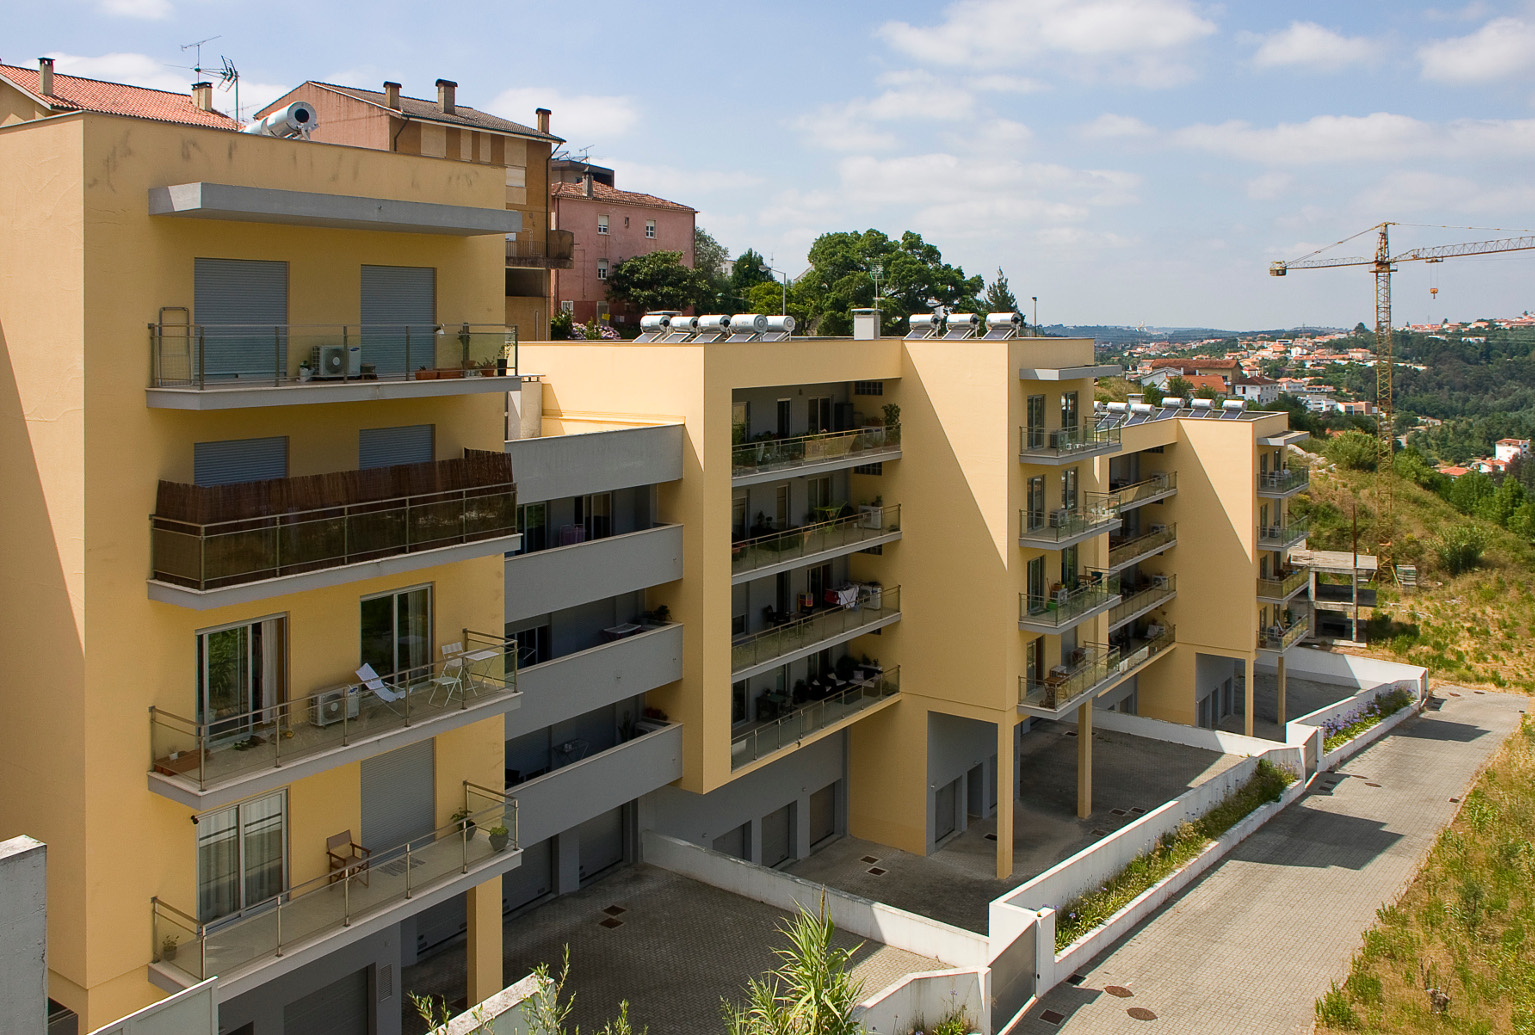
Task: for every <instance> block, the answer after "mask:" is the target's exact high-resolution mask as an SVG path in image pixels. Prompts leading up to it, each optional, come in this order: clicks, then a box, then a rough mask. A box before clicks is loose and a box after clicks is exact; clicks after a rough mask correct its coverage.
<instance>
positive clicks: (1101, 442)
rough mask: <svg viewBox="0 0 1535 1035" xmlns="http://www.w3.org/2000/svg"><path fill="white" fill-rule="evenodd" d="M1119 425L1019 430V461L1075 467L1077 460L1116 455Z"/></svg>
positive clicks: (1118, 445)
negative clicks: (1050, 429) (1072, 465)
mask: <svg viewBox="0 0 1535 1035" xmlns="http://www.w3.org/2000/svg"><path fill="white" fill-rule="evenodd" d="M1119 437H1120V435H1119V425H1117V424H1115V425H1113V426H1108V427H1099V426H1097V425H1092V424H1090V425H1077V426H1074V427H1069V428H1056V429H1055V430H1053V431H1047V430H1046V429H1044V428H1027V427H1025V428H1019V429H1018V460H1019V462H1020V463H1025V464H1046V465H1052V466H1055V465H1060V464H1074V463H1076V462H1077V461H1078V460H1085V459H1087V458H1088V457H1093V456H1100V455H1102V454H1104V453H1117V452H1119V448H1120V444H1119Z"/></svg>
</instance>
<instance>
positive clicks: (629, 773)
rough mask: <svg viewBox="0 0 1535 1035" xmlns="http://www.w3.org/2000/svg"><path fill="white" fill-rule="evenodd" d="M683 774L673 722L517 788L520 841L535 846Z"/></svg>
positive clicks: (677, 731) (678, 734)
mask: <svg viewBox="0 0 1535 1035" xmlns="http://www.w3.org/2000/svg"><path fill="white" fill-rule="evenodd" d="M681 778H682V727H681V726H680V725H673V726H668V727H667V728H665V729H662V730H656V731H655V732H653V733H645V734H642V735H640V736H638V737H635V738H634V739H633V740H629V741H625V742H624V743H622V744H619V745H617V746H616V747H614V748H611V749H610V750H607V751H604V752H602V753H601V754H597V755H593V756H591V757H589V758H585V759H582V760H581V761H579V762H576V763H573V764H572V765H567V766H563V767H561V768H559V769H556V770H555V771H554V772H552V773H549V774H548V775H547V776H541V777H539V778H538V779H536V780H529V781H528V782H527V783H524V784H519V785H518V786H517V787H516V788H514V789H513V790H512V796H513V797H514V798H516V799H517V832H518V840H519V841H524V842H526V843H528V844H535V843H537V842H539V841H542V840H544V839H545V838H549V837H553V836H554V835H555V834H558V833H560V832H562V831H565V830H569V829H570V828H571V827H574V826H579V825H580V824H582V823H585V822H586V821H587V820H590V819H594V818H595V817H597V816H600V815H602V814H603V813H605V812H609V811H611V810H613V809H616V808H618V807H619V806H620V805H624V804H627V803H628V802H631V801H633V800H634V799H635V798H638V797H639V796H640V795H642V794H645V793H647V792H649V791H653V790H655V789H657V788H659V787H665V786H666V785H667V784H669V783H671V782H672V781H673V780H680V779H681Z"/></svg>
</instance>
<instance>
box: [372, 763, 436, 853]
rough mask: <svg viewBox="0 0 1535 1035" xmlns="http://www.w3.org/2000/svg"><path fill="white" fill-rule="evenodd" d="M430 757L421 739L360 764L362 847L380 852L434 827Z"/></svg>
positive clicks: (423, 833)
mask: <svg viewBox="0 0 1535 1035" xmlns="http://www.w3.org/2000/svg"><path fill="white" fill-rule="evenodd" d="M433 758H434V756H433V751H432V741H430V740H423V741H422V742H421V743H419V744H411V745H409V746H407V747H402V748H398V749H396V750H394V751H390V752H388V753H386V754H382V755H377V756H375V757H373V758H369V759H365V760H364V761H363V763H362V838H361V843H362V844H364V845H366V846H367V847H369V848H371V849H373V850H374V851H375V852H382V851H384V850H386V849H389V848H393V847H395V846H397V845H403V844H404V843H405V842H406V841H410V840H414V839H415V838H418V837H421V836H423V835H425V834H429V833H431V832H432V830H433V829H434V828H435V827H436V826H437V822H436V802H435V796H434V792H433V786H434V784H433ZM384 865H388V864H387V863H385V864H384Z"/></svg>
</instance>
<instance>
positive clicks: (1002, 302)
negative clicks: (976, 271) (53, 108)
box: [982, 266, 1018, 313]
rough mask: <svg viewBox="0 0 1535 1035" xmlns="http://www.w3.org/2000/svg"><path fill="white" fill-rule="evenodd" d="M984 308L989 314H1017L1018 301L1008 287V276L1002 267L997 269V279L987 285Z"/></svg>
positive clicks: (983, 298) (983, 297)
mask: <svg viewBox="0 0 1535 1035" xmlns="http://www.w3.org/2000/svg"><path fill="white" fill-rule="evenodd" d="M982 302H983V308H984V309H985V310H986V311H987V312H988V313H1016V312H1017V311H1018V299H1016V298H1014V297H1013V292H1012V289H1010V288H1009V287H1008V286H1007V274H1005V273H1003V272H1002V267H1001V266H998V267H997V279H996V280H993V281H992V282H991V283H990V284H987V285H986V294H985V295H984V296H982Z"/></svg>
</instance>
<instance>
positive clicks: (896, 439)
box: [730, 424, 901, 478]
mask: <svg viewBox="0 0 1535 1035" xmlns="http://www.w3.org/2000/svg"><path fill="white" fill-rule="evenodd" d="M899 448H901V426H900V425H899V424H886V425H883V426H881V427H867V428H854V429H853V430H851V431H829V432H824V433H820V434H813V435H799V436H796V437H795V438H765V439H760V440H758V441H755V442H743V443H741V444H740V445H738V446H735V447H734V448H733V449H732V450H731V453H730V473H731V475H732V476H733V477H736V478H740V477H743V476H745V475H750V474H759V473H762V472H765V471H783V470H791V469H793V468H796V467H804V466H806V465H808V464H819V463H825V462H826V461H828V460H838V459H841V458H843V457H858V456H861V455H863V454H866V453H883V452H886V451H888V450H892V449H899Z"/></svg>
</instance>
